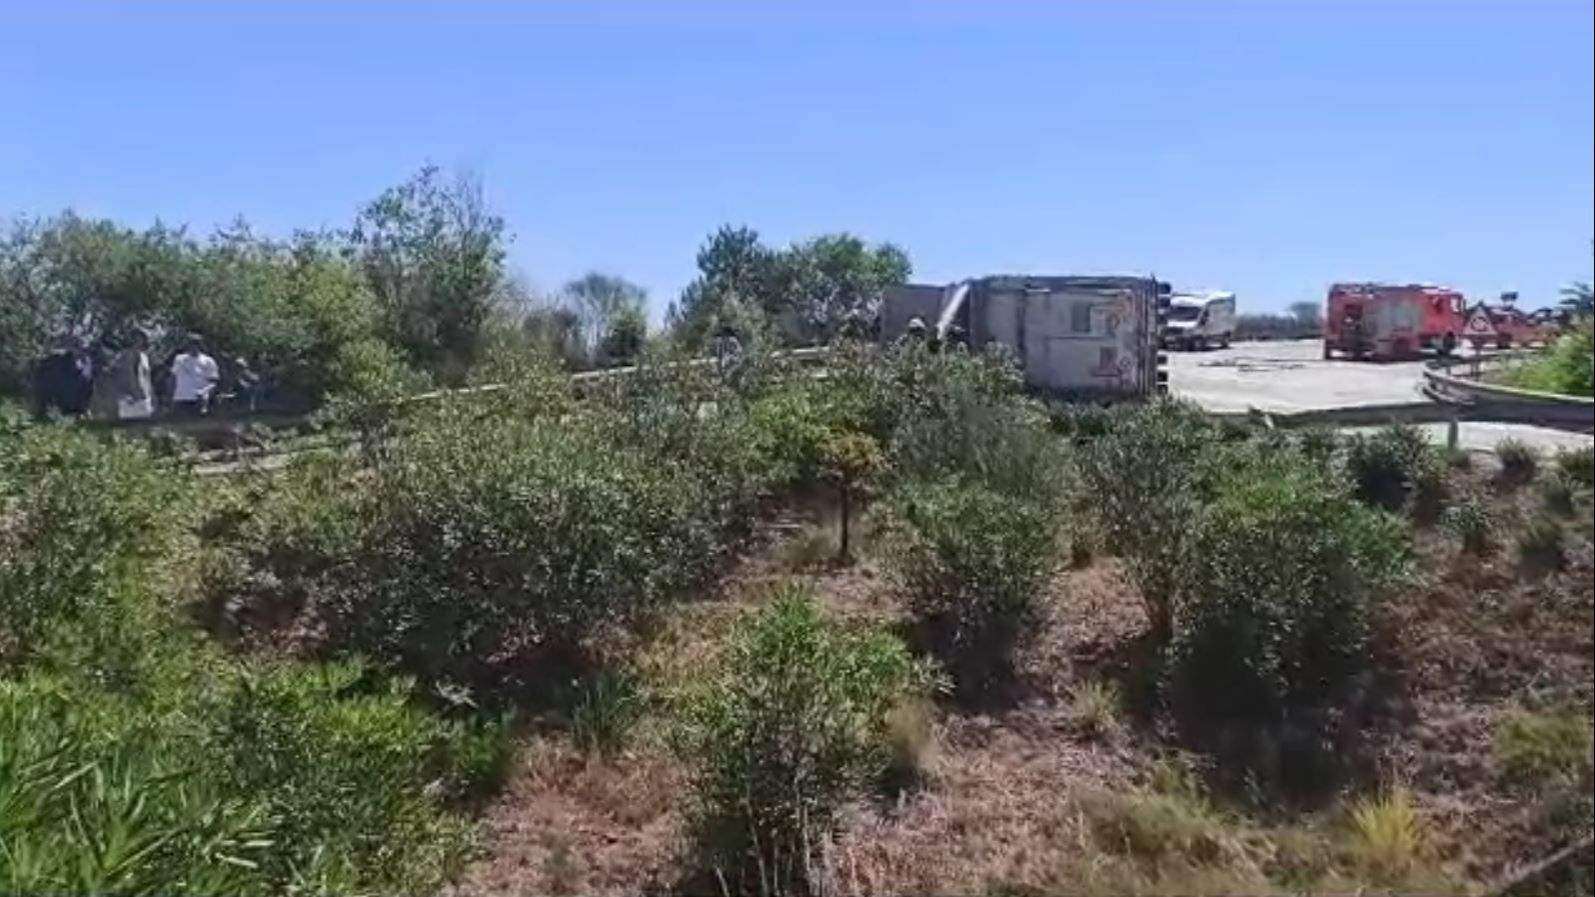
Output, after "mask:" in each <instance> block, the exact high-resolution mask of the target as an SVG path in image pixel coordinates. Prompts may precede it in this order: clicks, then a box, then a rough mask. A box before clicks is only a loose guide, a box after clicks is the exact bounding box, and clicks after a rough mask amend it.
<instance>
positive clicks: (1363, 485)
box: [1346, 424, 1441, 511]
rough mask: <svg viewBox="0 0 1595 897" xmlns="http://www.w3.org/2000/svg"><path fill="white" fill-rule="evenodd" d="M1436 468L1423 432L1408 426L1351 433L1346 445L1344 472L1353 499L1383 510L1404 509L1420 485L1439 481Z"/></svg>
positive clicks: (1436, 462) (1432, 453)
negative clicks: (1351, 490) (1347, 476)
mask: <svg viewBox="0 0 1595 897" xmlns="http://www.w3.org/2000/svg"><path fill="white" fill-rule="evenodd" d="M1439 466H1440V464H1439V459H1438V458H1437V457H1436V455H1435V450H1434V447H1433V446H1431V445H1430V444H1429V440H1428V438H1427V437H1425V436H1424V435H1423V431H1421V430H1419V429H1418V428H1416V427H1413V426H1409V425H1403V424H1398V425H1395V426H1392V427H1388V428H1386V429H1383V430H1379V431H1377V432H1375V433H1373V434H1363V433H1358V434H1354V435H1353V436H1352V437H1351V440H1350V442H1349V443H1348V444H1347V446H1346V472H1347V474H1349V475H1350V477H1351V481H1352V483H1353V484H1354V485H1355V487H1356V490H1357V498H1358V499H1359V500H1360V501H1362V502H1363V503H1364V504H1367V505H1371V506H1373V507H1376V508H1383V509H1385V510H1387V511H1397V510H1400V509H1401V508H1403V507H1405V506H1406V504H1407V500H1408V498H1409V497H1410V496H1411V495H1412V494H1413V492H1414V491H1415V489H1416V488H1417V487H1418V484H1419V483H1420V482H1423V481H1428V482H1431V483H1432V482H1437V481H1439V478H1440V477H1441V474H1440V473H1439V471H1438V468H1439Z"/></svg>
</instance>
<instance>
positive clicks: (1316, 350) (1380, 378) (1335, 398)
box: [1168, 340, 1423, 413]
mask: <svg viewBox="0 0 1595 897" xmlns="http://www.w3.org/2000/svg"><path fill="white" fill-rule="evenodd" d="M1168 357H1169V388H1170V389H1171V390H1172V391H1173V392H1174V394H1175V395H1177V396H1179V397H1181V398H1185V399H1189V400H1191V401H1193V402H1196V403H1197V404H1198V405H1201V406H1202V407H1203V408H1206V409H1207V410H1209V411H1217V412H1241V411H1247V410H1249V409H1251V408H1256V409H1257V410H1259V411H1272V412H1275V413H1289V412H1293V411H1318V410H1322V409H1326V408H1345V407H1349V406H1353V405H1390V404H1396V403H1400V402H1417V401H1422V400H1423V395H1422V394H1421V393H1420V392H1419V391H1418V388H1419V385H1420V384H1421V382H1422V380H1423V362H1421V361H1404V362H1397V363H1392V364H1375V363H1373V362H1367V361H1345V360H1341V359H1336V360H1334V361H1325V360H1324V358H1323V343H1322V342H1320V341H1319V340H1294V341H1289V342H1266V343H1236V344H1235V345H1233V346H1231V347H1230V348H1228V349H1214V350H1212V351H1207V352H1169V353H1168Z"/></svg>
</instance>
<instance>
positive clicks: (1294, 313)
mask: <svg viewBox="0 0 1595 897" xmlns="http://www.w3.org/2000/svg"><path fill="white" fill-rule="evenodd" d="M1290 316H1291V317H1293V318H1295V319H1296V323H1298V324H1300V325H1301V326H1302V327H1303V328H1304V329H1306V328H1314V329H1316V328H1318V327H1319V326H1321V325H1322V324H1323V321H1324V316H1323V308H1322V306H1320V305H1319V304H1318V303H1317V302H1292V303H1291V304H1290Z"/></svg>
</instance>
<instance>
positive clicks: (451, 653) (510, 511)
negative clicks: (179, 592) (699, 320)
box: [250, 407, 751, 694]
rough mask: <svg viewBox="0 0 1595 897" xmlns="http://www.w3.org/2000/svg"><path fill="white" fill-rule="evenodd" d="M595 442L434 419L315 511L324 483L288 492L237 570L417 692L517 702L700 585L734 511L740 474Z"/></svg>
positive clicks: (458, 415) (451, 411) (508, 425)
mask: <svg viewBox="0 0 1595 897" xmlns="http://www.w3.org/2000/svg"><path fill="white" fill-rule="evenodd" d="M597 429H598V428H596V427H585V426H582V425H581V422H580V421H575V422H572V423H569V424H566V425H562V426H558V427H556V426H553V425H549V424H544V423H540V422H538V421H524V420H519V419H514V418H485V417H480V416H477V415H474V414H470V413H468V412H466V411H463V410H461V409H458V408H452V407H445V408H440V409H437V410H436V411H435V412H431V413H430V415H429V416H427V417H423V418H420V419H418V420H417V421H416V422H415V423H414V425H413V426H412V428H411V432H409V433H408V434H407V436H406V437H405V439H404V440H402V442H400V443H399V444H397V445H394V446H393V447H392V448H391V449H390V451H389V456H388V458H387V459H386V460H385V461H384V462H383V463H382V464H380V465H378V467H377V468H376V469H375V470H374V471H371V472H369V473H368V474H366V475H363V476H361V477H359V478H357V479H356V480H355V481H353V482H348V483H345V484H343V488H342V489H340V490H339V491H337V492H335V493H333V495H332V496H330V497H329V496H328V495H327V494H326V492H325V491H324V489H318V488H317V487H318V484H319V485H321V486H331V485H332V482H331V481H329V480H328V474H326V472H325V471H318V470H314V469H312V470H307V471H305V472H304V473H303V476H305V477H306V478H307V481H306V482H305V483H302V484H293V483H290V484H289V485H288V487H287V488H288V490H289V494H290V495H291V496H300V497H303V498H304V501H303V502H300V501H299V500H298V499H291V500H284V501H283V502H281V503H278V504H279V505H282V507H277V508H275V509H274V511H273V514H272V515H270V517H269V519H267V520H266V521H265V524H267V525H262V526H260V527H256V528H253V529H252V530H251V537H250V538H251V543H250V544H251V546H252V547H251V548H250V553H251V556H252V558H253V562H254V563H255V564H256V565H257V566H258V567H259V568H260V569H261V571H262V572H264V573H269V574H272V576H271V577H270V578H271V579H273V580H275V581H276V582H277V583H278V586H277V588H278V589H279V591H280V590H281V589H283V588H297V589H299V591H300V592H301V593H302V594H303V595H304V596H305V599H304V600H306V601H308V602H309V603H310V606H309V611H310V614H311V617H312V618H313V619H315V620H317V621H319V622H320V624H321V625H322V627H323V629H324V632H325V637H326V639H327V641H328V644H329V646H330V647H333V648H336V649H340V650H354V651H358V652H360V653H362V654H365V655H367V656H370V657H373V658H375V659H378V660H380V661H381V662H383V663H385V664H387V665H390V666H392V667H394V668H397V669H401V670H404V671H406V672H409V673H413V674H415V675H417V676H419V677H421V678H422V679H423V681H424V682H426V683H427V684H428V685H430V684H432V683H436V682H445V681H446V682H454V683H459V684H464V685H468V686H472V687H477V688H481V689H484V690H485V691H487V692H489V693H494V694H497V693H501V692H505V693H507V692H508V691H512V690H516V689H521V688H534V689H535V688H537V687H538V684H537V683H538V677H535V676H532V677H528V675H526V674H531V673H533V672H534V671H535V669H536V668H537V667H538V666H539V665H540V664H543V663H545V662H565V661H569V660H572V659H574V657H575V655H576V654H577V653H579V652H580V651H581V650H582V648H583V646H584V644H585V642H586V640H587V639H588V637H589V636H591V635H592V634H593V633H595V632H596V631H598V630H599V629H600V628H602V627H605V626H609V625H624V624H626V623H628V622H629V621H631V620H632V619H634V618H635V616H636V615H637V614H638V613H639V612H642V611H645V610H647V609H649V608H651V607H653V606H656V605H657V604H659V603H660V602H664V601H669V600H673V599H675V598H679V597H682V596H684V595H686V594H688V593H690V591H691V590H692V589H693V588H694V587H695V586H696V585H698V584H700V583H702V582H704V581H705V580H706V578H707V577H709V576H710V575H711V574H712V573H713V572H714V571H715V570H716V569H717V567H718V565H719V563H720V562H721V560H722V558H723V556H724V553H725V551H726V549H727V547H728V543H729V540H731V539H732V538H733V537H734V535H735V533H733V532H732V530H733V528H734V527H735V526H737V525H739V524H740V523H741V522H742V521H743V519H744V516H745V515H746V513H747V504H748V502H749V501H750V500H751V499H750V497H749V496H748V495H747V494H745V493H744V492H743V488H744V485H745V484H746V482H747V480H746V479H745V478H744V477H743V476H741V475H737V474H732V475H730V476H728V477H724V478H722V477H721V476H720V474H721V472H722V470H721V468H720V467H719V466H709V465H705V466H704V467H699V468H697V469H693V468H686V469H685V470H680V471H677V470H673V469H671V468H670V467H669V466H666V465H663V464H661V463H660V461H659V458H658V457H657V455H656V454H655V453H653V452H645V451H643V450H641V449H638V448H633V447H631V446H627V445H617V444H616V443H615V442H614V441H613V439H612V438H611V437H612V436H613V435H614V431H613V430H611V431H610V432H608V433H604V432H595V430H597ZM706 429H710V430H712V429H713V428H712V427H706ZM719 461H720V462H724V463H726V464H729V463H730V461H729V460H728V459H726V458H723V457H721V458H719ZM329 501H330V502H331V506H329V505H328V502H329ZM272 524H275V526H274V525H272ZM296 583H297V585H296Z"/></svg>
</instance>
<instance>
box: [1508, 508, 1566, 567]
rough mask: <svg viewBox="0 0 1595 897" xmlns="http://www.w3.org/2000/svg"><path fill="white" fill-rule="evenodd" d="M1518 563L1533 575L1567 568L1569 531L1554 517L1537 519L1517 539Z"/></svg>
mask: <svg viewBox="0 0 1595 897" xmlns="http://www.w3.org/2000/svg"><path fill="white" fill-rule="evenodd" d="M1517 551H1518V562H1519V563H1520V564H1521V565H1522V567H1523V569H1524V570H1526V571H1528V572H1529V573H1532V574H1545V573H1551V572H1555V571H1558V570H1561V569H1563V568H1564V567H1566V566H1567V531H1566V530H1565V529H1563V528H1562V524H1561V523H1560V522H1559V521H1557V520H1556V519H1555V518H1553V517H1537V518H1535V519H1534V520H1532V521H1530V522H1529V524H1528V526H1527V527H1525V528H1524V530H1523V531H1522V532H1521V533H1519V534H1518V537H1517Z"/></svg>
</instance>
